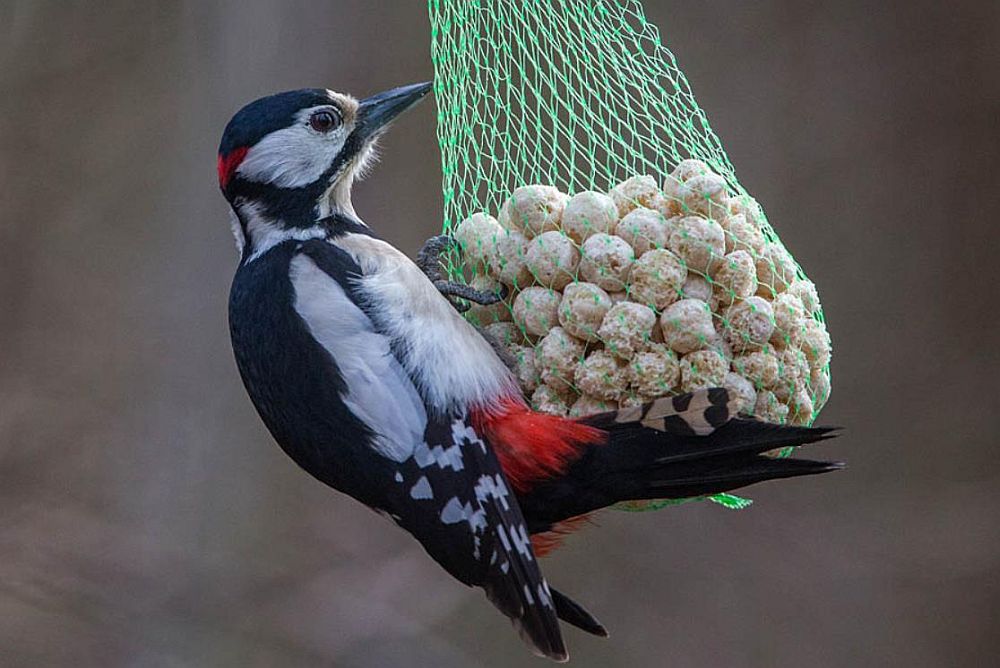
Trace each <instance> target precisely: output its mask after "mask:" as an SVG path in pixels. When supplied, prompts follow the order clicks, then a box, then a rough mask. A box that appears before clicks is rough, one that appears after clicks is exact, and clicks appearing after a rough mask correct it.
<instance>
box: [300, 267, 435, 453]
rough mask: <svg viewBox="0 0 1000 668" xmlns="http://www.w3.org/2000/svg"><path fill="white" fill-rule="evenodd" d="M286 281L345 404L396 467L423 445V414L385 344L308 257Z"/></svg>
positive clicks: (419, 401)
mask: <svg viewBox="0 0 1000 668" xmlns="http://www.w3.org/2000/svg"><path fill="white" fill-rule="evenodd" d="M290 276H291V280H292V286H293V287H294V289H295V311H296V312H297V313H298V314H299V316H300V317H301V318H302V320H303V321H304V322H305V323H306V326H307V327H308V328H309V333H310V334H312V336H313V337H314V338H315V339H316V340H317V341H318V342H319V343H320V345H322V346H323V347H324V348H325V349H326V350H327V352H329V353H330V355H331V356H332V357H333V358H334V360H335V361H336V362H337V367H338V368H339V369H340V373H341V374H342V375H343V378H344V382H345V383H346V385H347V388H348V389H347V393H346V394H345V395H344V396H342V399H343V400H344V403H345V404H346V405H347V407H348V408H349V409H350V410H351V412H352V413H354V414H355V415H356V416H357V417H358V418H360V419H361V420H362V421H363V422H364V423H365V424H366V425H368V428H369V429H371V430H372V431H373V432H374V433H375V434H376V435H377V436H376V438H375V442H374V447H375V449H376V450H377V451H378V452H379V453H380V454H382V455H383V456H385V457H388V458H389V459H392V460H394V461H397V462H401V461H403V460H405V459H408V458H409V457H410V456H412V455H413V451H414V448H415V447H416V445H417V444H418V443H422V442H423V439H424V429H425V427H426V424H427V413H426V411H425V409H424V404H423V400H422V399H421V398H420V395H419V393H418V392H417V390H416V388H415V387H414V385H413V383H412V381H411V380H410V378H409V377H408V376H407V375H406V371H405V370H404V369H403V367H402V365H401V364H400V363H399V361H398V360H397V359H396V357H395V355H393V353H392V350H391V349H390V347H389V339H388V338H387V337H385V336H383V335H381V334H379V333H378V332H376V331H375V328H374V327H373V325H372V322H371V320H369V319H368V316H367V315H365V313H364V311H362V310H361V309H360V308H358V307H357V305H355V304H354V302H352V301H351V300H350V298H349V297H348V296H347V293H346V292H345V291H344V289H343V288H342V287H341V286H340V284H339V283H337V281H336V280H334V279H333V278H331V277H330V276H329V275H328V274H326V272H324V271H323V270H322V269H320V268H319V267H318V266H316V263H315V262H314V261H313V260H312V259H311V258H309V257H307V256H305V255H297V256H296V257H295V258H293V259H292V262H291V271H290Z"/></svg>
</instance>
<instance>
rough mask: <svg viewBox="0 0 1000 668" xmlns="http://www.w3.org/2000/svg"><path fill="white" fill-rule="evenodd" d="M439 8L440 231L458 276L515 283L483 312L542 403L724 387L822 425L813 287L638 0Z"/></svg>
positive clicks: (571, 411)
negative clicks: (447, 237)
mask: <svg viewBox="0 0 1000 668" xmlns="http://www.w3.org/2000/svg"><path fill="white" fill-rule="evenodd" d="M429 11H430V21H431V40H432V41H431V57H432V61H433V64H434V73H435V94H436V98H437V105H438V139H439V142H440V147H441V159H442V170H443V192H444V232H445V233H450V234H453V235H454V236H455V238H456V239H457V240H458V241H459V245H460V247H461V248H460V250H459V251H456V252H455V253H453V254H452V255H451V256H449V257H448V259H447V264H448V270H449V272H450V274H451V278H452V279H454V280H458V281H461V282H468V283H469V284H471V285H473V286H474V287H476V288H479V289H482V290H489V291H497V290H500V288H501V286H502V285H503V286H506V289H507V297H506V299H505V300H504V301H503V302H501V303H498V304H494V305H490V306H477V305H474V306H472V308H471V309H470V310H469V312H468V317H469V318H470V320H471V321H472V322H473V323H474V324H476V325H477V326H480V327H481V328H482V329H483V330H484V332H486V333H487V335H489V336H491V337H492V338H494V339H495V340H497V341H499V342H501V344H502V345H503V346H504V347H505V348H506V350H507V351H508V352H509V353H510V362H511V364H512V365H513V366H515V368H516V370H517V373H518V377H519V380H520V382H521V385H522V388H523V389H524V391H525V394H526V396H528V397H530V399H531V402H532V404H533V406H534V407H535V408H536V409H537V410H541V411H546V412H551V413H556V414H560V415H571V416H577V415H585V414H589V413H595V412H600V411H604V410H609V409H613V408H619V407H624V406H630V405H635V404H638V403H642V402H645V401H648V400H650V399H652V398H655V397H659V396H669V395H672V394H679V393H683V392H688V391H691V390H694V389H698V388H702V387H714V386H724V387H727V388H729V389H730V390H731V391H732V392H733V393H734V394H735V395H736V396H737V397H738V398H739V401H740V409H741V411H742V412H744V413H747V414H751V415H755V416H757V417H759V418H760V419H763V420H768V421H773V422H789V423H792V424H811V423H812V421H813V420H814V419H815V416H816V414H817V413H818V412H819V410H820V408H821V407H822V406H823V404H824V403H825V402H826V400H827V397H828V395H829V391H830V374H829V360H830V339H829V336H828V334H827V331H826V326H825V321H824V318H823V311H822V309H821V307H820V303H819V300H818V297H817V294H816V289H815V286H814V285H813V283H812V282H810V281H809V280H808V278H806V276H805V274H804V273H803V271H802V269H801V267H799V266H798V264H797V263H796V262H795V260H794V259H793V258H792V256H791V255H790V254H789V252H788V251H787V250H786V249H785V247H784V246H783V245H782V243H781V241H780V240H779V239H778V236H777V234H776V233H775V231H774V229H772V227H771V225H770V224H769V223H768V221H767V218H766V217H765V215H764V212H763V210H762V208H761V207H760V206H759V205H758V204H757V203H756V202H755V201H754V200H753V198H752V197H751V196H750V194H749V193H747V191H746V190H745V189H744V188H743V187H742V186H741V185H740V183H739V181H737V179H736V174H735V171H734V169H733V166H732V164H731V163H730V161H729V159H728V158H727V157H726V153H725V151H724V150H723V148H722V144H721V142H720V141H719V138H718V137H717V136H716V135H715V133H714V132H713V131H712V129H711V127H710V126H709V124H708V120H707V118H706V116H705V113H704V112H703V111H702V110H701V108H699V106H698V104H697V102H695V99H694V96H693V94H692V92H691V87H690V85H689V84H688V81H687V79H686V78H685V77H684V74H683V73H682V72H681V71H680V69H679V68H678V66H677V63H676V61H675V59H674V56H673V54H672V53H671V52H670V51H669V50H667V48H666V47H665V46H663V44H662V43H661V41H660V36H659V32H658V31H657V29H656V27H655V26H653V25H652V24H650V23H648V22H647V21H646V19H645V17H644V15H643V12H642V7H641V6H640V4H639V3H638V2H637V1H635V0H430V1H429ZM716 500H717V501H720V502H723V503H726V504H727V505H737V506H738V505H741V502H740V500H738V499H735V498H733V497H728V496H720V497H718V498H717V499H716ZM644 507H646V506H644Z"/></svg>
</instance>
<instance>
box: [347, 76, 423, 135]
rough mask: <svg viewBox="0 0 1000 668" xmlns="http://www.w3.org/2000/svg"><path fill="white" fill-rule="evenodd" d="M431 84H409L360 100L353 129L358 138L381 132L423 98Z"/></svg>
mask: <svg viewBox="0 0 1000 668" xmlns="http://www.w3.org/2000/svg"><path fill="white" fill-rule="evenodd" d="M431 86H432V84H431V82H429V81H428V82H424V83H418V84H410V85H409V86H400V87H399V88H393V89H392V90H387V91H385V92H384V93H378V94H377V95H372V96H371V97H366V98H365V99H363V100H361V105H360V106H359V108H358V124H357V126H356V129H355V133H356V134H357V135H358V139H361V140H367V139H371V138H373V137H375V136H377V135H379V134H381V131H382V130H384V129H385V128H386V126H388V125H389V123H391V122H392V121H393V120H394V119H395V118H396V117H397V116H399V115H400V114H401V113H403V112H404V111H406V110H407V109H409V108H410V107H413V106H414V105H416V104H417V103H418V102H420V100H422V99H424V96H426V95H427V93H429V92H430V90H431Z"/></svg>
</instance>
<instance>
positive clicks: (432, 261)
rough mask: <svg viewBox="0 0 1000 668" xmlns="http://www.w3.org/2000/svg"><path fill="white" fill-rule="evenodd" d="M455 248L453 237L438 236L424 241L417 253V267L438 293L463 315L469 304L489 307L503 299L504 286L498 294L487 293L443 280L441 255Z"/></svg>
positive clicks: (504, 296) (505, 292)
mask: <svg viewBox="0 0 1000 668" xmlns="http://www.w3.org/2000/svg"><path fill="white" fill-rule="evenodd" d="M457 248H458V242H457V241H456V240H455V238H454V237H450V236H448V235H447V234H439V235H437V236H435V237H431V238H430V239H428V240H427V241H425V242H424V245H423V248H421V249H420V251H419V252H418V253H417V266H418V267H420V270H421V271H423V272H424V273H425V274H426V275H427V278H429V279H431V282H432V283H434V287H435V288H437V289H438V292H440V293H441V294H442V295H444V296H445V297H446V298H447V299H448V301H449V302H451V305H452V306H454V307H455V310H456V311H458V312H459V313H465V312H466V311H468V310H469V308H470V304H469V302H472V303H475V304H480V305H482V306H489V305H490V304H496V303H497V302H499V301H502V300H503V299H505V298H506V297H507V294H508V290H507V286H505V285H502V286H501V287H500V291H499V292H488V291H486V290H477V289H476V288H473V287H472V286H470V285H464V284H462V283H458V282H456V281H449V280H447V279H446V278H444V276H443V272H442V271H441V255H442V254H443V253H445V252H446V251H449V250H452V249H457Z"/></svg>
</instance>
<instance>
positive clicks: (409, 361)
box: [330, 234, 520, 412]
mask: <svg viewBox="0 0 1000 668" xmlns="http://www.w3.org/2000/svg"><path fill="white" fill-rule="evenodd" d="M330 243H332V244H334V245H336V246H338V247H340V248H343V249H344V250H345V251H347V252H348V253H350V254H351V256H352V257H353V258H354V260H355V262H357V263H358V265H359V266H360V267H361V271H362V274H363V275H364V278H362V279H361V280H360V281H359V286H358V287H359V288H360V291H361V293H362V294H363V295H364V296H365V298H366V299H367V302H368V304H370V305H371V306H372V309H371V310H370V312H371V313H372V318H373V319H374V320H375V322H376V325H377V326H378V328H379V330H380V331H382V332H384V333H385V334H387V335H388V336H389V337H390V338H391V339H392V340H393V342H395V344H396V345H397V347H399V348H402V349H403V351H404V354H403V359H402V362H403V365H404V366H405V367H406V370H407V371H408V372H409V373H410V377H411V378H413V380H414V382H416V384H417V388H418V389H419V390H420V393H421V394H422V395H423V397H424V400H425V401H426V402H427V405H428V406H430V407H432V408H434V409H436V410H438V411H441V412H447V411H451V410H458V411H464V410H467V409H469V408H471V407H474V406H479V407H486V406H492V405H493V404H494V403H495V402H496V401H497V400H498V399H500V398H502V397H504V396H519V395H520V390H518V388H517V384H516V382H515V381H514V379H513V377H512V375H511V372H510V370H509V369H508V368H507V366H506V365H505V364H504V363H503V361H502V360H501V359H500V358H499V357H498V356H497V354H496V352H495V351H494V350H493V347H492V346H491V345H490V344H489V343H488V342H487V341H486V339H484V338H483V337H482V336H481V335H480V334H479V332H477V331H476V329H475V328H474V327H473V326H472V325H471V324H469V322H468V321H467V320H466V319H465V318H463V317H462V316H461V314H459V313H458V312H457V311H456V310H455V309H454V308H453V307H452V305H451V304H450V303H449V302H448V300H447V299H445V298H444V297H443V296H442V295H441V293H440V292H438V290H437V288H435V287H434V284H433V283H431V281H430V279H428V278H427V276H426V275H425V274H424V272H422V271H421V270H420V268H419V267H417V265H415V264H414V263H413V262H412V261H411V260H410V258H408V257H406V255H404V254H403V253H402V252H400V251H399V250H397V249H395V248H394V247H393V246H392V245H390V244H388V243H386V242H384V241H381V240H379V239H374V238H372V237H369V236H367V235H363V234H346V235H344V236H341V237H338V238H335V239H332V240H331V241H330Z"/></svg>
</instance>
